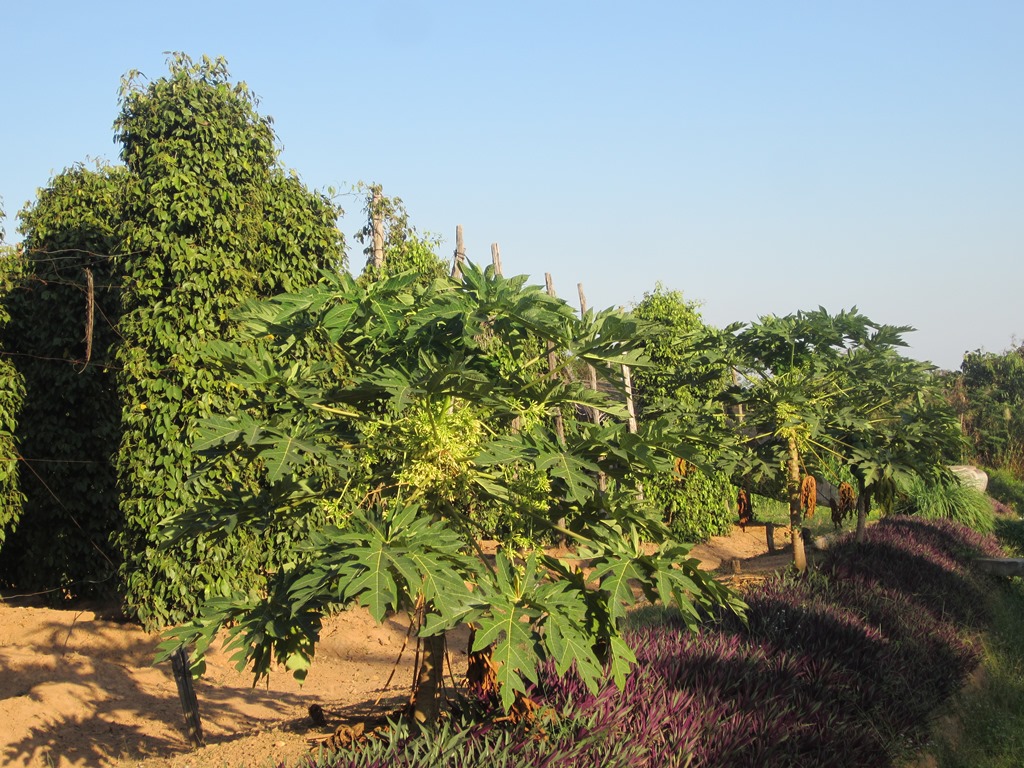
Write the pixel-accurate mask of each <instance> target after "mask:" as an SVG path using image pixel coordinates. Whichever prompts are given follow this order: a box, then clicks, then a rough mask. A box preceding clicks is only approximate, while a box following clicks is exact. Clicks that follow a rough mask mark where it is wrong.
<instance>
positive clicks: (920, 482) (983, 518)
mask: <svg viewBox="0 0 1024 768" xmlns="http://www.w3.org/2000/svg"><path fill="white" fill-rule="evenodd" d="M900 491H901V494H900V499H899V500H898V501H897V503H896V508H895V511H896V513H897V514H900V515H917V516H919V517H923V518H926V519H928V520H955V521H956V522H958V523H961V524H963V525H966V526H967V527H968V528H973V529H974V530H976V531H979V532H981V533H992V531H993V530H994V529H995V515H994V514H993V512H992V503H991V502H990V501H989V499H988V497H987V496H986V495H985V494H984V493H982V492H981V491H979V490H978V489H976V488H972V487H971V486H969V485H965V484H964V483H961V482H960V481H959V480H956V479H953V480H949V481H942V482H926V481H925V480H924V479H922V478H921V477H920V476H919V475H914V476H913V477H912V478H911V479H909V480H907V481H906V483H905V484H904V485H903V487H901V488H900Z"/></svg>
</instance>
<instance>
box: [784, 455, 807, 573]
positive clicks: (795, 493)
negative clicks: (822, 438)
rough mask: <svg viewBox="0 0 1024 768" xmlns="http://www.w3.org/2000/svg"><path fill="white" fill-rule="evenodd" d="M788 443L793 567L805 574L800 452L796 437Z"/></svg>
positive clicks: (805, 560) (788, 485) (790, 532)
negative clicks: (801, 524)
mask: <svg viewBox="0 0 1024 768" xmlns="http://www.w3.org/2000/svg"><path fill="white" fill-rule="evenodd" d="M787 443H788V445H789V458H788V459H787V460H786V467H787V469H788V470H789V471H788V476H787V478H786V491H787V492H788V493H789V534H790V537H791V538H792V540H793V566H794V567H795V568H796V569H797V570H798V571H799V572H800V573H803V572H804V571H806V570H807V553H806V552H805V551H804V537H803V531H801V530H800V528H801V526H800V523H801V522H802V515H801V514H800V450H799V449H798V448H797V444H796V438H795V437H792V436H791V437H789V438H788V439H787Z"/></svg>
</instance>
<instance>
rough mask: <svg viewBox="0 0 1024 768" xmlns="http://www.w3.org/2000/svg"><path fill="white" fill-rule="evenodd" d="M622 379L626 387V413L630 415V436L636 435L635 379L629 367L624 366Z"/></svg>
mask: <svg viewBox="0 0 1024 768" xmlns="http://www.w3.org/2000/svg"><path fill="white" fill-rule="evenodd" d="M622 378H623V381H624V383H625V385H626V413H628V414H629V431H630V434H634V435H635V434H636V431H637V426H636V407H635V406H634V405H633V377H632V375H631V374H630V371H629V366H628V365H624V366H622Z"/></svg>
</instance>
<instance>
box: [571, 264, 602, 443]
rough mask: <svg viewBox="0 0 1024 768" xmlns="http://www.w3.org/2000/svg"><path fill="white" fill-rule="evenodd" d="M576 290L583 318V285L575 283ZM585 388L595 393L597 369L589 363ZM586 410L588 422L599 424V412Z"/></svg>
mask: <svg viewBox="0 0 1024 768" xmlns="http://www.w3.org/2000/svg"><path fill="white" fill-rule="evenodd" d="M576 290H577V291H578V292H579V295H580V318H583V317H585V316H586V314H587V296H586V294H584V293H583V283H576ZM587 386H588V387H590V390H591V391H592V392H596V391H597V369H596V368H594V366H592V365H591V364H590V363H587ZM587 410H588V411H589V412H590V420H591V421H593V422H594V423H595V424H600V423H601V412H600V411H598V410H597V408H588V409H587Z"/></svg>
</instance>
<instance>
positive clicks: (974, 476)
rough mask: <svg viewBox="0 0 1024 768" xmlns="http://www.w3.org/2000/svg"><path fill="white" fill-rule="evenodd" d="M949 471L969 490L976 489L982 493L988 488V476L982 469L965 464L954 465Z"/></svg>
mask: <svg viewBox="0 0 1024 768" xmlns="http://www.w3.org/2000/svg"><path fill="white" fill-rule="evenodd" d="M949 470H950V471H951V472H952V473H953V474H954V475H956V476H957V477H959V478H960V482H961V483H963V484H964V485H966V486H968V487H969V488H977V489H978V490H979V491H981V492H982V493H984V492H985V489H986V488H988V474H987V473H986V472H985V471H984V470H982V469H978V468H977V467H972V466H969V465H967V464H955V465H953V466H951V467H950V468H949Z"/></svg>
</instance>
